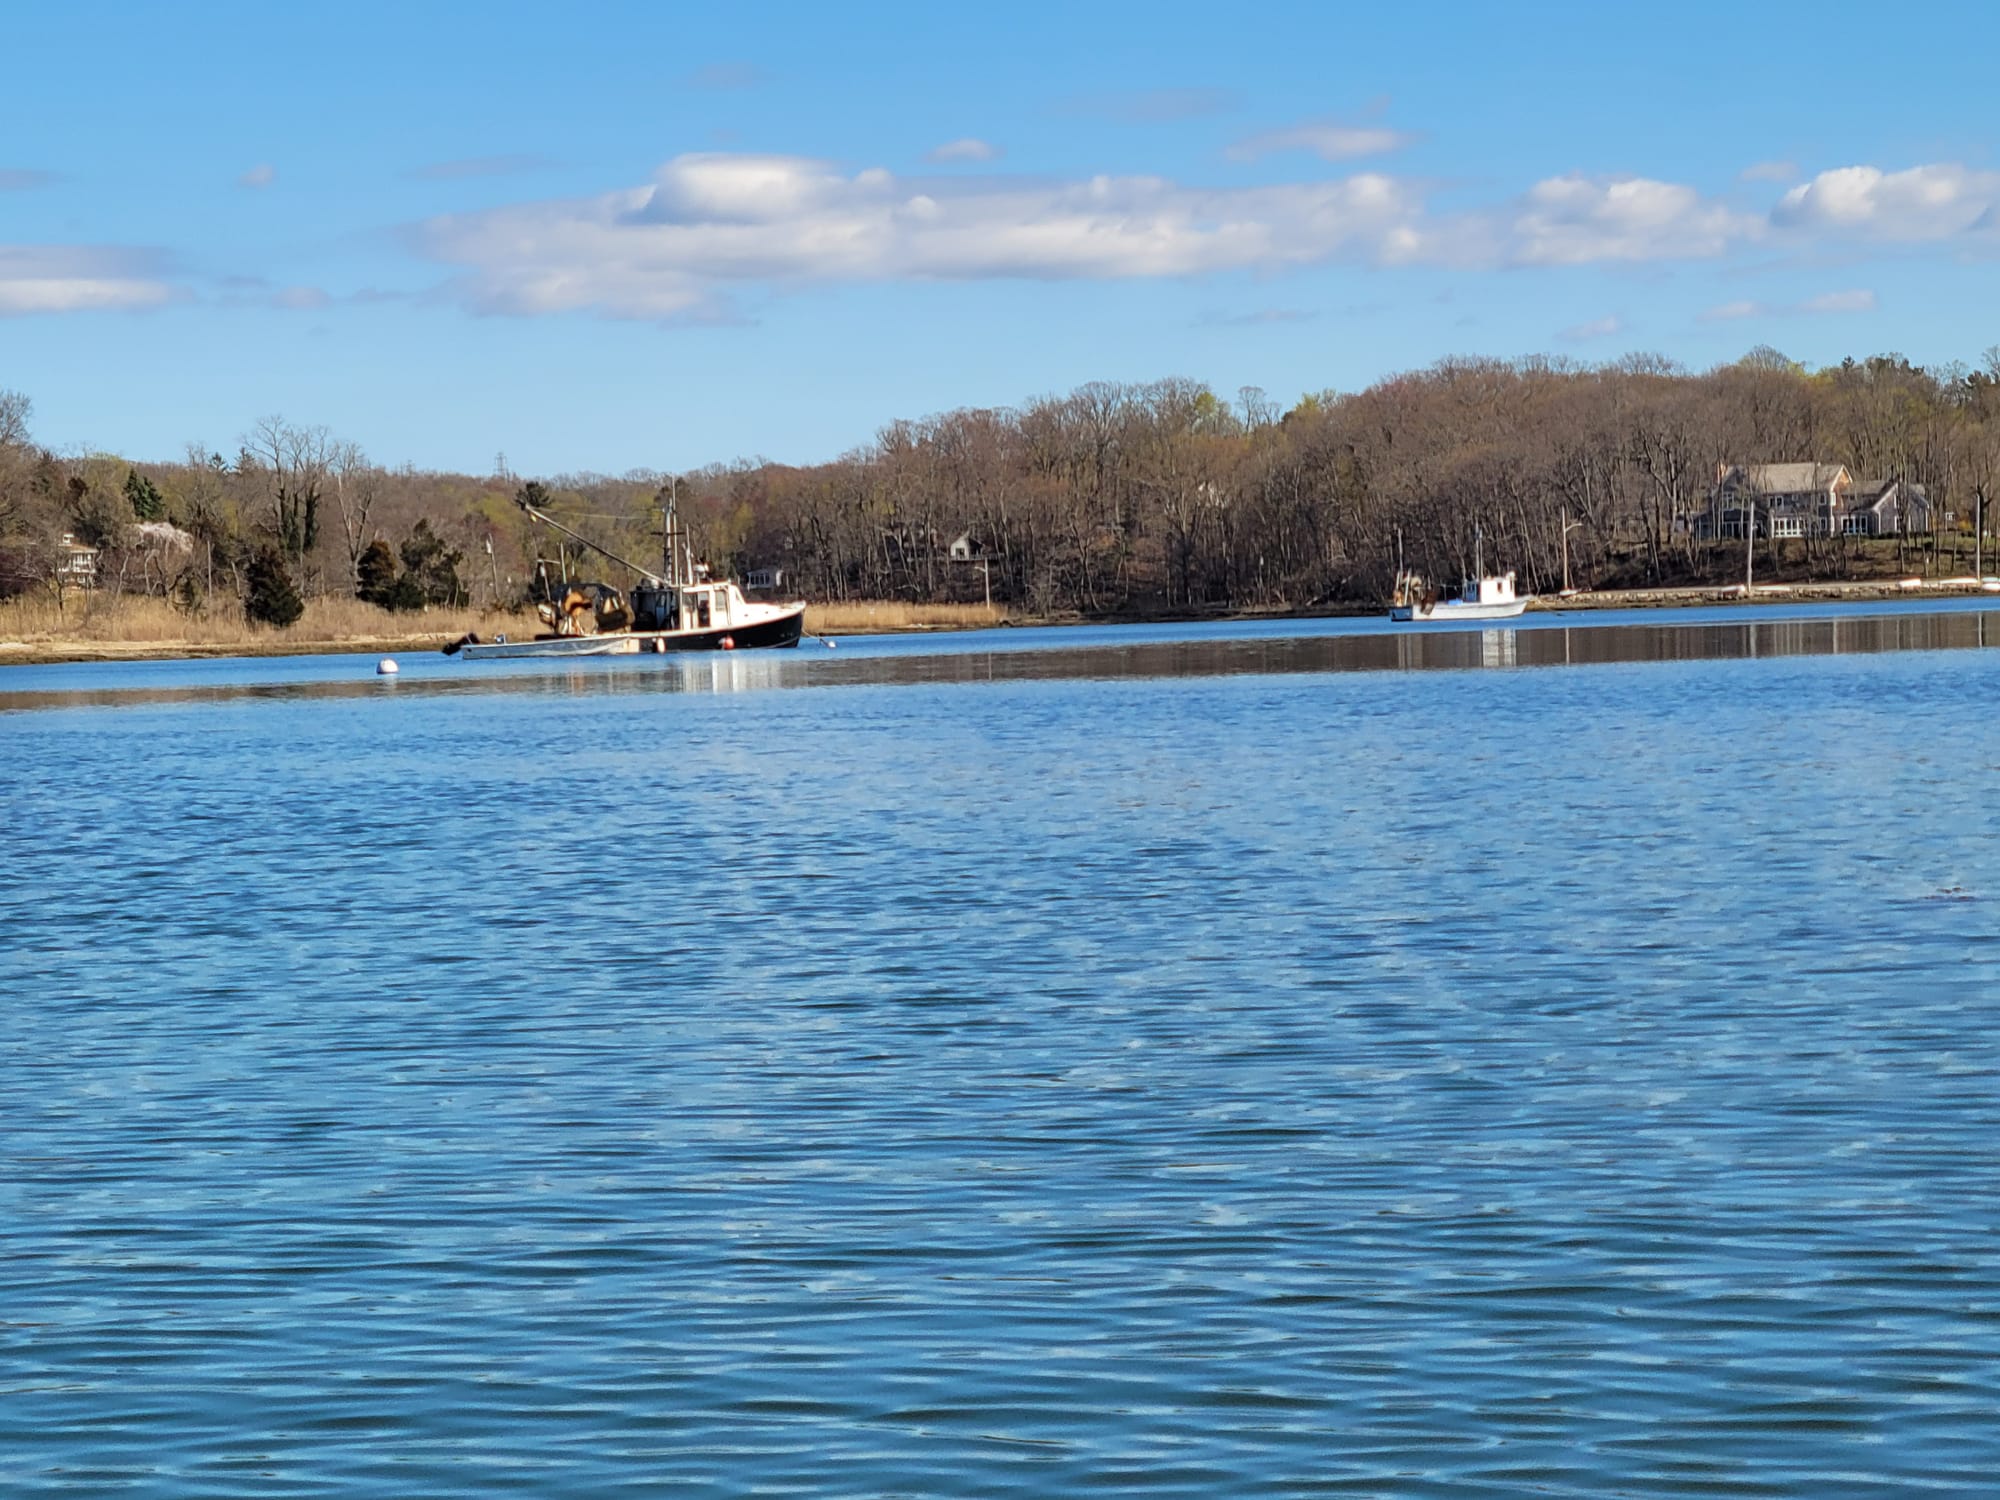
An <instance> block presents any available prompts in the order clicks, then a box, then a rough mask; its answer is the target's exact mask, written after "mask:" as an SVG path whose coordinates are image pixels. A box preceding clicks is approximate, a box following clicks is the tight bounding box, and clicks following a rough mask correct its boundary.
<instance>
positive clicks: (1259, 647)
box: [0, 610, 2000, 712]
mask: <svg viewBox="0 0 2000 1500" xmlns="http://www.w3.org/2000/svg"><path fill="white" fill-rule="evenodd" d="M929 644H931V643H917V642H899V643H898V645H899V646H900V647H902V649H898V650H894V651H886V652H882V653H880V654H875V653H869V652H852V653H849V654H846V655H838V656H836V655H833V654H831V653H827V652H823V651H819V650H814V649H811V648H802V649H800V650H798V651H785V652H756V653H736V654H728V655H723V654H718V655H703V656H677V657H667V658H665V659H661V658H658V657H612V658H600V659H595V660H589V661H572V662H561V663H548V664H543V663H534V662H525V663H524V662H509V663H507V664H506V666H504V667H498V666H486V665H482V664H478V663H471V662H451V663H444V662H437V663H434V664H430V663H427V664H426V665H425V667H424V668H423V669H422V670H421V671H420V672H406V673H405V674H404V675H403V676H402V677H401V678H377V677H374V676H372V675H367V671H368V668H367V663H366V662H365V661H364V659H363V658H360V657H356V658H355V675H354V677H352V678H341V679H335V680H331V681H324V680H322V681H311V682H256V683H248V682H244V683H229V682H221V683H217V682H203V683H197V684H187V683H173V684H163V685H160V686H145V687H134V686H123V687H116V688H104V689H90V688H81V689H45V690H29V691H24V692H7V691H5V690H4V688H3V687H0V712H6V711H10V710H11V711H17V712H18V711H22V710H30V709H50V708H79V707H119V706H129V705H138V704H149V703H150V704H158V703H201V702H228V701H236V700H242V699H257V698H272V699H296V698H329V699H355V698H366V697H369V696H373V695H379V694H382V693H387V692H393V693H396V694H397V695H399V696H404V695H408V694H412V693H414V694H418V695H421V696H457V695H467V694H490V693H517V694H540V695H554V696H582V695H614V694H626V693H647V692H665V693H741V692H753V691H760V690H764V689H769V688H791V687H843V686H864V685H890V684H911V683H955V682H1004V681H1021V680H1029V679H1035V680H1064V679H1087V678H1105V679H1115V678H1139V677H1215V676H1235V675H1245V674H1259V673H1270V674H1292V673H1309V672H1396V671H1402V672H1423V671H1468V670H1473V669H1488V668H1498V669H1514V668H1524V667H1559V666H1592V665H1602V664H1608V663H1617V662H1673V661H1724V660H1733V659H1740V658H1759V657H1787V656H1844V655H1850V654H1863V653H1877V652H1889V651H1954V650H1971V649H1978V648H1983V647H1986V646H1988V645H1993V644H2000V613H1996V612H1994V611H1984V610H1982V611H1978V612H1971V611H1957V612H1949V613H1945V612H1940V613H1935V614H1895V615H1868V616H1839V617H1821V618H1814V619H1778V620H1773V619H1761V620H1760V619H1745V620H1732V621H1727V622H1716V621H1712V620H1711V621H1700V622H1685V623H1683V622H1674V621H1662V622H1659V623H1650V622H1649V623H1646V624H1639V625H1632V624H1621V625H1588V624H1584V625H1562V626H1540V625H1538V626H1536V627H1535V628H1530V629H1516V628H1497V629H1484V630H1448V631H1421V630H1417V631H1409V630H1406V631H1379V632H1375V633H1371V634H1347V635H1323V634H1322V635H1309V636H1296V637H1286V636H1267V635H1256V636H1245V637H1243V638H1238V639H1231V638H1220V639H1218V638H1214V637H1209V638H1204V639H1198V640H1168V641H1161V640H1145V641H1137V642H1134V643H1131V644H1119V645H1104V644H1092V645H1088V646H1081V647H1071V648H1067V649H1031V650H1019V649H996V650H991V651H982V650H976V649H975V650H968V649H965V647H964V643H963V639H962V638H961V639H960V640H958V641H954V642H952V643H950V646H951V648H950V649H948V650H947V649H928V650H927V649H925V646H927V645H929ZM178 665H179V664H177V663H162V664H161V669H162V671H171V670H173V669H174V668H175V667H177V666H178Z"/></svg>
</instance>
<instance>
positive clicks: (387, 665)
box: [375, 656, 403, 677]
mask: <svg viewBox="0 0 2000 1500" xmlns="http://www.w3.org/2000/svg"><path fill="white" fill-rule="evenodd" d="M402 670H403V669H402V668H401V667H399V666H397V665H396V658H395V657H393V656H385V657H383V658H382V659H381V660H380V661H378V662H376V663H375V675H376V676H377V677H394V676H395V675H396V674H397V673H398V672H400V671H402Z"/></svg>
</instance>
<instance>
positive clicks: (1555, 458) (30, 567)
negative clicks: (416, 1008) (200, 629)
mask: <svg viewBox="0 0 2000 1500" xmlns="http://www.w3.org/2000/svg"><path fill="white" fill-rule="evenodd" d="M31 417H32V408H31V406H30V403H29V402H28V400H27V398H26V397H24V396H21V395H18V394H11V393H6V392H0V595H5V594H14V593H20V592H22V591H24V590H28V589H32V588H37V587H45V586H48V584H49V580H51V579H52V578H54V577H56V576H57V574H58V572H59V566H58V565H59V562H60V557H59V553H60V539H61V537H62V536H63V535H64V534H68V535H70V536H72V537H73V538H75V540H76V541H77V542H79V543H82V544H84V545H88V546H91V547H94V548H97V549H98V559H97V565H98V580H99V587H100V588H102V589H114V590H122V591H130V592H143V593H154V594H160V595H164V596H167V597H171V598H174V599H176V600H177V601H178V602H180V603H182V605H183V607H185V608H188V609H190V610H202V609H211V608H239V607H241V608H247V609H248V610H249V611H250V612H251V614H252V615H253V617H256V618H264V619H270V620H272V622H273V623H283V620H282V619H280V618H279V617H280V616H289V617H295V616H296V613H297V607H298V604H299V602H300V600H302V599H305V598H311V597H314V596H321V595H340V596H352V597H356V598H360V599H364V600H368V601H371V602H374V603H377V604H380V605H382V606H384V607H386V608H391V609H411V610H417V609H424V608H428V607H432V606H437V605H450V604H464V603H481V604H499V605H512V604H516V603H518V602H520V601H521V600H522V599H524V598H525V597H528V595H529V594H530V592H531V590H532V589H533V587H534V586H535V578H536V575H537V565H538V564H542V565H544V566H545V567H546V568H547V570H549V571H551V572H553V573H557V574H562V573H564V572H568V573H569V574H570V575H571V576H578V575H581V576H589V577H599V576H605V575H607V574H613V575H615V572H616V570H615V569H614V568H611V567H610V566H609V565H607V564H604V563H603V562H602V561H601V560H596V559H593V558H590V557H588V556H586V555H583V554H580V553H579V552H578V551H577V550H576V549H575V548H574V547H573V545H571V544H568V543H565V542H564V541H563V540H562V539H561V538H560V537H559V536H557V535H555V534H554V533H551V532H549V531H547V530H545V529H542V528H540V527H538V526H536V525H535V524H534V523H533V522H531V521H530V520H529V519H528V518H527V517H526V516H525V514H524V513H523V512H522V510H521V509H520V507H519V506H518V505H517V504H516V501H517V500H518V499H520V498H522V497H524V496H525V497H527V498H530V499H532V500H533V501H534V502H535V503H537V504H538V505H539V506H540V508H542V509H544V510H545V511H547V512H548V513H549V514H550V515H552V516H554V517H555V518H556V519H557V520H559V521H561V522H563V524H565V525H567V526H570V527H572V528H573V529H575V530H576V531H578V532H580V533H582V534H584V535H586V536H589V537H591V538H593V539H594V540H596V541H598V542H599V543H600V544H601V545H603V546H605V547H607V548H608V549H609V550H610V551H612V552H614V553H616V554H618V555H620V556H623V557H626V558H630V559H632V560H633V561H635V562H637V563H639V564H640V565H641V566H646V565H650V564H651V563H652V562H653V561H654V560H655V559H656V558H657V556H658V551H659V540H658V527H659V515H660V506H661V504H662V503H663V501H664V500H666V499H667V498H669V497H671V498H673V499H674V500H675V501H676V503H677V506H678V509H679V512H680V515H681V518H682V520H683V521H684V522H685V523H686V524H687V525H688V526H689V528H690V531H691V534H692V537H693V540H694V543H695V546H696V549H697V552H698V554H699V555H701V556H702V557H704V558H705V559H706V560H707V561H708V562H709V563H710V565H711V566H713V567H715V568H716V569H718V570H719V571H729V572H734V573H736V574H738V575H739V576H741V575H742V574H744V573H745V572H747V571H748V570H750V569H763V568H776V569H781V570H783V573H784V577H785V581H784V585H783V586H784V589H785V591H786V592H788V593H793V594H802V595H804V596H806V597H809V598H818V599H855V598H869V599H902V600H909V601H914V602H941V601H947V600H965V599H976V598H979V597H982V596H984V595H986V594H988V593H989V592H990V596H991V597H992V598H993V600H994V601H995V602H996V603H998V604H1002V605H1005V606H1009V607H1012V608H1015V609H1018V610H1022V611H1025V612H1029V613H1034V614H1062V613H1081V614H1085V615H1117V614H1127V613H1146V612H1176V613H1190V612H1192V613H1198V612H1203V611H1210V610H1215V611H1226V610H1239V609H1298V610H1312V609H1326V608H1333V607H1338V606H1341V605H1346V604H1362V603H1372V602H1377V601H1379V600H1381V599H1382V598H1383V597H1384V596H1385V595H1386V594H1387V592H1388V589H1389V586H1390V583H1391V580H1392V577H1393V574H1394V572H1395V570H1396V569H1397V567H1398V566H1399V565H1407V566H1410V567H1413V568H1415V569H1417V570H1418V571H1420V572H1423V573H1425V574H1426V575H1427V576H1430V577H1432V578H1436V579H1444V580H1450V579H1454V578H1456V577H1458V576H1461V575H1462V574H1464V573H1467V572H1469V571H1470V570H1471V567H1472V565H1473V558H1474V552H1475V548H1476V547H1477V548H1481V549H1483V556H1484V560H1485V561H1486V563H1487V564H1489V565H1490V566H1492V567H1495V568H1512V569H1514V570H1516V571H1517V572H1518V573H1519V574H1520V576H1521V580H1522V585H1523V587H1524V588H1526V589H1529V590H1532V591H1536V592H1547V591H1550V590H1552V589H1554V588H1555V587H1557V586H1558V585H1559V583H1560V582H1561V579H1562V569H1563V565H1564V554H1565V537H1567V559H1568V566H1569V569H1570V573H1571V576H1572V578H1573V579H1574V580H1575V581H1576V582H1577V583H1578V584H1580V585H1583V586H1586V587H1612V586H1631V585H1642V584H1671V583H1681V582H1695V581H1702V580H1708V579H1717V578H1721V577H1724V576H1734V574H1735V573H1737V572H1740V567H1741V550H1740V544H1735V545H1721V544H1715V543H1710V542H1705V541H1702V540H1701V539H1700V538H1699V537H1698V535H1697V533H1696V529H1695V526H1694V524H1693V522H1694V518H1695V517H1696V516H1697V515H1699V514H1700V513H1702V512H1703V511H1704V510H1705V509H1706V507H1707V505H1708V496H1709V491H1710V488H1711V486H1712V485H1713V484H1714V482H1715V478H1716V474H1717V470H1718V466H1719V465H1724V464H1735V463H1780V462H1798V461H1818V462H1825V463H1839V464H1845V465H1846V466H1847V467H1848V469H1849V471H1850V472H1851V473H1852V474H1854V475H1855V476H1856V477H1857V478H1894V479H1898V480H1901V481H1903V482H1905V483H1918V484H1922V485H1924V486H1925V488H1926V489H1927V490H1928V492H1929V494H1930V497H1931V501H1932V505H1933V507H1934V513H1935V514H1936V515H1938V516H1940V517H1943V518H1945V519H1944V520H1942V522H1941V528H1942V529H1943V530H1944V531H1945V532H1946V533H1947V534H1950V533H1952V532H1954V531H1963V530H1965V529H1966V528H1967V527H1969V526H1971V525H1972V524H1974V519H1975V518H1983V517H1984V515H1985V514H1986V502H1987V501H1988V500H1989V499H1990V498H1992V496H1993V493H1994V489H1995V486H1996V484H2000V348H1996V349H1993V350H1989V351H1988V352H1987V353H1986V355H1985V356H1984V357H1983V358H1982V360H1981V361H1980V362H1979V363H1978V364H1977V365H1969V364H1950V365H1945V366H1939V367H1931V368H1926V367H1922V366H1919V365H1916V364H1913V363H1911V362H1910V361H1908V360H1905V359H1903V358H1901V357H1900V356H1897V355H1893V354H1890V355H1880V356H1875V357H1872V358H1868V359H1860V360H1856V359H1849V360H1845V361H1843V362H1842V363H1840V364H1838V365H1834V366H1829V367H1826V368H1822V369H1816V370H1809V369H1806V368H1804V367H1802V366H1800V365H1797V364H1795V363H1793V362H1791V361H1790V360H1787V359H1785V358H1784V357H1783V356H1781V355H1779V354H1777V353H1776V352H1775V351H1773V350H1770V349H1757V350H1753V351H1752V352H1751V353H1750V354H1749V355H1747V356H1746V357H1744V358H1743V359H1741V360H1737V361H1735V362H1733V363H1730V364H1726V365H1721V366H1718V367H1716V368H1714V369H1710V370H1707V371H1703V372H1691V371H1688V370H1685V369H1683V368H1681V367H1679V366H1677V365H1675V364H1673V363H1672V362H1670V361H1667V360H1664V359H1660V358H1657V357H1652V356H1631V357H1628V358H1625V359H1621V360H1618V361H1616V362H1613V363H1609V364H1602V365H1583V364H1577V363H1572V362H1569V361H1564V360H1559V359H1551V358H1530V359H1521V360H1494V359H1450V360H1445V361H1442V362H1440V363H1438V364H1436V365H1433V366H1431V367H1429V368H1427V369H1423V370H1418V371H1413V372H1409V373H1404V374H1399V375H1395V376H1392V377H1390V378H1387V379H1384V380H1382V381H1379V382H1377V383H1376V384H1374V385H1372V386H1370V387H1368V388H1367V389H1366V390H1362V391H1359V392H1355V393H1348V394H1342V393H1338V392H1333V391H1327V392H1322V393H1319V394H1316V395H1310V396H1307V397H1306V398H1304V399H1303V400H1301V401H1299V402H1298V403H1297V404H1295V405H1293V406H1292V407H1291V408H1290V409H1283V408H1281V407H1280V406H1279V405H1277V404H1276V403H1273V402H1272V401H1270V400H1269V399H1268V398H1267V397H1266V396H1265V395H1264V393H1263V392H1261V391H1259V390H1257V389H1255V388H1246V389H1244V390H1242V391H1240V392H1238V393H1237V395H1236V397H1235V398H1234V399H1228V398H1225V397H1223V396H1221V395H1219V394H1218V393H1216V392H1215V391H1214V390H1212V389H1210V388H1209V387H1208V386H1205V385H1202V384H1200V383H1198V382H1195V381H1190V380H1161V381H1155V382H1152V383H1148V384H1138V385H1113V384H1105V383H1093V384H1090V385H1085V386H1083V387H1081V388H1079V389H1077V390H1075V391H1072V392H1070V393H1068V394H1067V395H1055V396H1046V397H1041V398H1037V399H1035V400H1032V401H1028V402H1026V403H1024V404H1023V405H1021V406H1019V407H1015V408H1009V409H980V410H960V411H953V412H948V413H945V414H943V415H939V416H932V417H927V418H924V419H921V420H914V421H896V422H892V423H890V424H889V425H888V426H886V427H884V428H883V429H882V430H881V431H880V433H879V434H877V436H876V437H875V439H874V440H873V441H872V442H870V443H868V444H866V445H865V446H863V447H860V448H857V449H855V450H854V451H852V452H850V453H847V454H845V455H843V456H841V457H840V458H837V459H835V460H832V461H830V462H827V463H821V464H815V465H806V466H792V465H782V464H774V463H769V462H747V461H745V462H737V463H733V464H717V465H713V466H711V467H708V468H705V469H701V470H698V471H695V472H693V473H689V474H681V475H671V476H670V475H668V474H665V473H663V472H659V471H654V470H635V471H631V472H628V473H625V474H622V475H618V476H615V477H614V476H608V475H601V474H573V475H551V476H544V477H542V478H539V479H536V480H532V481H527V482H525V483H524V482H523V481H522V480H521V479H520V477H519V476H517V475H514V474H513V473H511V472H510V471H509V470H508V468H507V465H506V462H505V460H504V458H502V459H498V460H496V462H495V464H494V467H493V472H491V473H490V474H486V475H480V476H475V475H468V474H451V473H439V472H431V471H422V470H417V469H414V468H411V467H408V466H404V467H401V468H390V467H387V466H384V465H382V464H380V463H377V462H375V461H373V460H371V459H370V458H369V457H368V456H367V455H366V454H365V453H364V452H363V451H362V450H361V449H360V447H359V446H358V445H356V444H355V443H353V442H350V441H346V440H343V439H341V438H339V437H337V436H336V435H334V434H333V433H331V432H330V431H329V430H328V429H326V428H325V427H320V426H311V425H303V424H297V423H292V422H288V421H286V420H284V419H282V418H279V417H270V418H266V419H264V420H262V421H260V422H258V423H257V424H256V425H255V426H254V427H252V428H251V429H250V430H249V431H248V432H246V433H244V434H243V435H242V437H241V438H240V440H239V441H238V442H237V443H236V444H235V445H234V448H235V451H234V452H233V454H229V455H225V454H224V453H222V452H220V451H209V450H207V449H206V448H205V447H204V446H203V445H191V446H190V447H189V449H188V451H187V452H186V453H185V455H184V456H183V457H182V458H181V459H180V460H179V461H176V462H165V463H162V462H149V461H140V460H135V459H127V458H124V457H119V456H114V455H107V454H82V455H57V454H55V453H53V452H51V451H49V450H47V449H46V448H43V447H40V446H38V445H37V444H36V443H35V441H34V439H33V436H32V433H31V430H30V419H31ZM1982 529H1983V527H1982ZM1945 541H1946V538H1941V537H1939V536H1937V535H1933V536H1931V537H1929V538H1926V539H1916V540H1913V539H1910V538H1900V539H1898V541H1897V542H1896V543H1895V544H1894V546H1895V548H1896V549H1897V553H1896V555H1895V556H1894V558H1893V561H1894V563H1895V564H1896V565H1898V566H1904V565H1907V564H1908V563H1909V561H1910V559H1909V557H1908V552H1909V549H1910V548H1912V547H1927V548H1928V549H1929V550H1930V553H1931V554H1932V555H1935V554H1936V552H1937V550H1938V548H1939V547H1940V546H1941V545H1944V544H1945ZM1760 545H1761V546H1763V547H1765V548H1767V549H1768V550H1769V551H1770V552H1771V554H1772V555H1771V562H1772V563H1773V564H1777V565H1781V566H1789V567H1790V568H1792V569H1793V570H1794V571H1804V572H1806V573H1810V574H1812V575H1814V576H1822V577H1840V576H1852V575H1853V574H1854V573H1855V572H1856V571H1857V570H1862V569H1870V568H1879V567H1881V566H1883V565H1884V564H1885V559H1884V558H1883V555H1882V544H1870V543H1868V542H1866V541H1865V540H1863V539H1858V538H1848V537H1841V536H1831V537H1805V538H1798V539H1793V540H1788V541H1784V542H1780V541H1779V540H1777V539H1775V538H1769V539H1765V540H1764V541H1763V542H1761V543H1760ZM611 581H621V580H619V579H617V578H616V577H615V576H614V577H612V579H611Z"/></svg>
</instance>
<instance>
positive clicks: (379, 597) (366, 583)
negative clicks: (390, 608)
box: [354, 536, 396, 606]
mask: <svg viewBox="0 0 2000 1500" xmlns="http://www.w3.org/2000/svg"><path fill="white" fill-rule="evenodd" d="M354 576H355V579H356V583H355V588H354V597H355V598H357V599H360V600H363V601H365V602H366V603H369V604H381V605H385V606H386V605H387V604H388V602H389V592H390V590H391V589H393V588H394V587H395V586H396V554H395V552H394V551H393V550H392V549H391V548H390V546H389V544H388V543H387V542H385V541H383V540H382V538H380V537H379V536H378V537H377V538H375V540H374V541H372V542H370V543H369V544H368V545H367V547H366V548H365V549H363V551H362V553H361V556H360V557H358V558H356V559H355V561H354Z"/></svg>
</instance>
